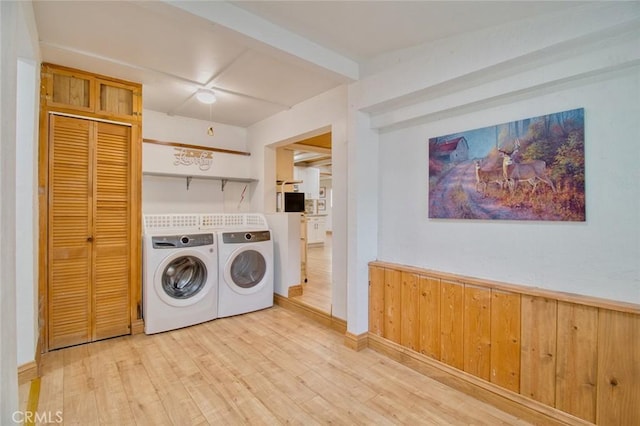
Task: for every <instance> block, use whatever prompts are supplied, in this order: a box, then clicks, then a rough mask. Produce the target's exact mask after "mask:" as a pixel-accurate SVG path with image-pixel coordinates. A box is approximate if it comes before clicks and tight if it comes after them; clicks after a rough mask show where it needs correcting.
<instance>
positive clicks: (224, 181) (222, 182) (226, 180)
mask: <svg viewBox="0 0 640 426" xmlns="http://www.w3.org/2000/svg"><path fill="white" fill-rule="evenodd" d="M227 182H229V179H220V184H221V188H220V190H221V191H222V192H224V187H225V186H226V185H227Z"/></svg>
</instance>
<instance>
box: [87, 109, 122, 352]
mask: <svg viewBox="0 0 640 426" xmlns="http://www.w3.org/2000/svg"><path fill="white" fill-rule="evenodd" d="M96 127H97V136H96V167H95V171H96V173H95V182H96V184H95V216H94V217H95V219H94V231H95V235H94V245H93V247H94V251H93V259H94V271H95V272H94V287H95V290H94V291H95V329H94V339H95V340H98V339H105V338H107V337H113V336H120V335H123V334H129V331H130V328H129V327H130V324H131V322H130V316H129V295H130V290H129V229H130V228H129V217H130V211H129V209H130V204H129V191H130V188H129V155H130V145H131V143H130V140H131V128H130V127H129V126H121V125H115V124H107V123H100V122H98V123H96Z"/></svg>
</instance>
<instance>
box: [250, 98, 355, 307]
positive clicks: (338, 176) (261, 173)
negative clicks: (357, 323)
mask: <svg viewBox="0 0 640 426" xmlns="http://www.w3.org/2000/svg"><path fill="white" fill-rule="evenodd" d="M346 120H347V88H346V87H345V86H341V87H338V88H336V89H333V90H330V91H328V92H326V93H323V94H321V95H319V96H316V97H314V98H312V99H309V100H307V101H305V102H302V103H300V104H298V105H295V106H294V107H293V108H291V109H290V110H288V111H284V112H281V113H279V114H277V115H275V116H273V117H270V118H268V119H266V120H263V121H261V122H259V123H256V124H254V125H253V126H251V127H249V128H248V129H247V130H248V133H247V140H248V143H249V151H250V152H251V154H252V155H251V158H252V172H253V177H254V178H256V179H259V182H258V183H257V184H256V191H255V194H254V197H253V200H252V201H253V210H255V211H264V212H267V213H272V212H275V196H274V194H275V193H276V172H275V150H274V146H276V145H286V144H289V143H293V142H295V141H298V140H302V139H304V138H305V137H310V136H312V135H318V134H321V133H326V132H327V131H329V130H331V144H332V158H333V162H334V174H333V178H334V181H341V182H345V185H343V186H340V188H339V189H338V190H334V222H333V256H332V277H333V285H332V310H333V311H332V313H333V315H334V316H336V317H338V318H342V319H346V316H347V210H346V209H347V191H346V181H347V127H346Z"/></svg>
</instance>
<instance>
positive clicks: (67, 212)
mask: <svg viewBox="0 0 640 426" xmlns="http://www.w3.org/2000/svg"><path fill="white" fill-rule="evenodd" d="M92 130H93V123H92V122H90V121H87V120H79V119H75V118H69V117H61V116H55V115H54V116H50V122H49V135H50V139H49V226H48V229H49V238H48V248H49V250H48V254H49V270H48V274H49V276H48V283H49V285H48V293H49V294H48V323H47V329H48V335H49V336H48V337H49V348H50V349H56V348H61V347H64V346H70V345H75V344H78V343H85V342H88V341H90V339H91V305H92V299H93V298H92V293H91V279H92V277H91V275H92V272H91V255H92V244H91V242H90V241H88V237H89V236H90V235H91V229H92V218H93V206H92V203H91V181H90V180H89V178H88V177H89V176H91V174H92V165H91V161H90V158H91V157H92V152H91V149H90V140H91V134H92Z"/></svg>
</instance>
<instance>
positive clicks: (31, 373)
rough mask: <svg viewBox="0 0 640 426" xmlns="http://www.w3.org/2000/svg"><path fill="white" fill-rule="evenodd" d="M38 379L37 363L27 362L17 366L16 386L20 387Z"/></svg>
mask: <svg viewBox="0 0 640 426" xmlns="http://www.w3.org/2000/svg"><path fill="white" fill-rule="evenodd" d="M37 377H38V363H37V362H35V361H29V362H27V363H26V364H22V365H20V366H18V384H19V385H22V384H25V383H27V382H30V381H31V380H33V379H35V378H37Z"/></svg>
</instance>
